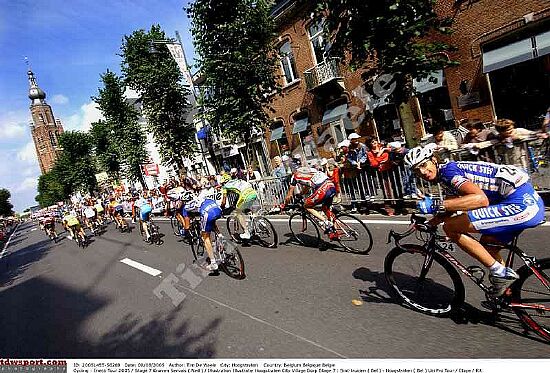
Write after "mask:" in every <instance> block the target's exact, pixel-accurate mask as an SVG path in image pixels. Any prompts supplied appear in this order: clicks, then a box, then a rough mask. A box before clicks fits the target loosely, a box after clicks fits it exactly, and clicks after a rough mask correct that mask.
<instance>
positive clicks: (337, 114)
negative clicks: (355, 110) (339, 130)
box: [323, 104, 348, 124]
mask: <svg viewBox="0 0 550 373" xmlns="http://www.w3.org/2000/svg"><path fill="white" fill-rule="evenodd" d="M347 111H348V104H342V105H339V106H336V107H335V108H332V109H329V110H327V111H325V113H324V114H323V124H327V123H330V122H334V121H336V120H338V119H340V118H342V117H343V116H344V115H346V113H347Z"/></svg>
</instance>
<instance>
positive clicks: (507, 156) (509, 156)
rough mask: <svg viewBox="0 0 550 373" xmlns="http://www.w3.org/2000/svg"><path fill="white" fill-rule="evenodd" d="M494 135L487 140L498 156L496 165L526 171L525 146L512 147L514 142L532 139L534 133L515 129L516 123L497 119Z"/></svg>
mask: <svg viewBox="0 0 550 373" xmlns="http://www.w3.org/2000/svg"><path fill="white" fill-rule="evenodd" d="M495 131H496V133H492V134H491V135H490V136H489V137H488V138H487V139H488V140H491V141H492V142H493V143H494V144H495V151H496V154H497V156H498V159H497V160H496V163H501V164H502V163H505V164H511V165H514V166H518V167H522V168H524V169H526V170H527V169H528V165H529V162H528V159H529V154H528V151H527V146H524V145H523V144H517V145H514V141H522V140H527V139H529V138H530V137H534V136H535V135H536V132H534V131H530V130H528V129H526V128H516V123H515V122H514V121H513V120H510V119H499V120H498V121H497V123H496V124H495Z"/></svg>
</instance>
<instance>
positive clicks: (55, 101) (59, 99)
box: [51, 94, 69, 105]
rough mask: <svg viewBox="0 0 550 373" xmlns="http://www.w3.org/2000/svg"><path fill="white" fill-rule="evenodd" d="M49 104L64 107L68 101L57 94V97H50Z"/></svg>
mask: <svg viewBox="0 0 550 373" xmlns="http://www.w3.org/2000/svg"><path fill="white" fill-rule="evenodd" d="M51 102H52V104H57V105H64V104H66V103H67V102H69V99H68V98H67V97H66V96H63V95H61V94H58V95H54V96H53V97H52V99H51Z"/></svg>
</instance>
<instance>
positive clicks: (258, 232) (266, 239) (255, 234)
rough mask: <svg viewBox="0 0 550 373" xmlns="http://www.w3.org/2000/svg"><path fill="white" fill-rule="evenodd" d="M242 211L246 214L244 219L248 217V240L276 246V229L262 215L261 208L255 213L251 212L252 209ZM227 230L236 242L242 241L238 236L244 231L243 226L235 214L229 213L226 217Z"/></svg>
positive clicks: (266, 245)
mask: <svg viewBox="0 0 550 373" xmlns="http://www.w3.org/2000/svg"><path fill="white" fill-rule="evenodd" d="M243 213H244V214H246V215H247V216H246V217H245V219H248V231H249V233H250V240H249V241H256V242H258V243H259V244H260V245H262V246H264V247H267V248H275V247H277V244H278V243H279V237H278V236H277V231H276V230H275V228H274V227H273V224H271V222H270V221H269V220H267V219H266V218H265V217H264V216H263V212H262V210H260V211H258V212H256V213H255V212H252V210H245V211H244V212H243ZM227 231H228V232H229V236H230V237H231V239H232V240H233V241H235V242H237V243H242V242H243V241H244V240H243V239H242V238H241V236H240V235H241V234H242V233H244V227H243V226H242V225H241V223H240V222H239V220H238V219H237V216H236V214H231V215H229V216H228V217H227Z"/></svg>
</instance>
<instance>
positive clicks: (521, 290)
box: [511, 258, 550, 342]
mask: <svg viewBox="0 0 550 373" xmlns="http://www.w3.org/2000/svg"><path fill="white" fill-rule="evenodd" d="M537 263H538V268H537V271H538V274H535V273H534V272H533V271H532V270H531V269H530V268H529V267H528V266H523V267H521V268H520V269H519V270H518V275H519V280H517V281H516V282H514V283H513V284H512V302H511V306H512V309H513V310H514V312H515V313H516V315H517V316H518V317H519V319H520V320H521V322H522V323H523V324H524V325H525V326H527V327H528V328H529V329H531V330H532V331H534V332H535V333H536V334H538V335H539V336H540V337H542V338H544V339H545V340H546V341H548V342H550V289H549V286H550V258H548V259H542V260H540V261H538V262H537ZM539 276H540V278H539ZM544 282H546V284H545V283H544Z"/></svg>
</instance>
